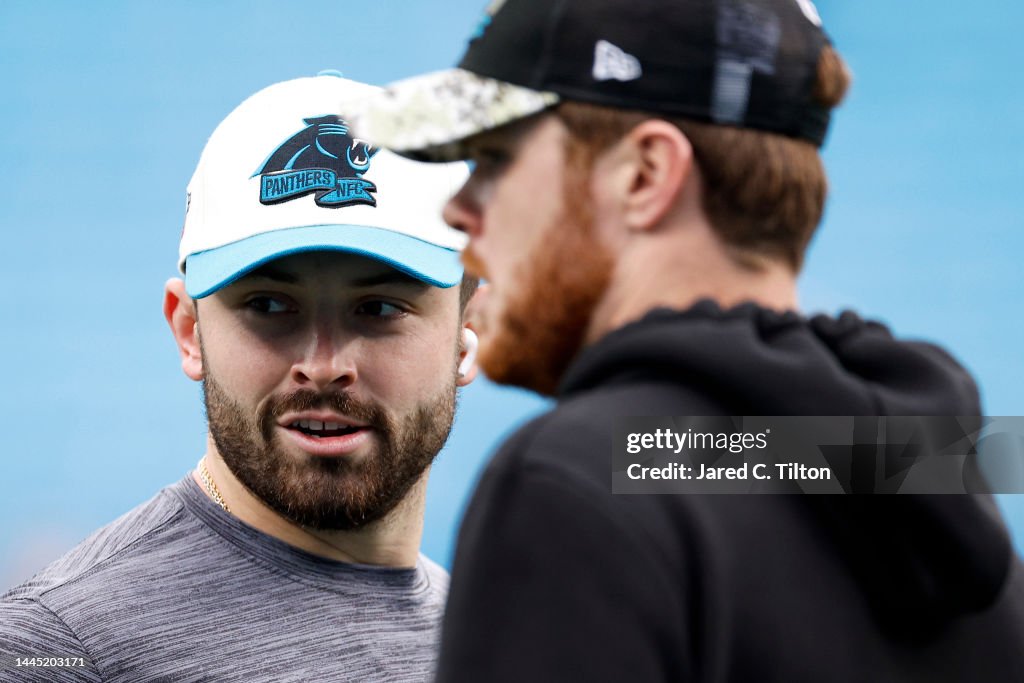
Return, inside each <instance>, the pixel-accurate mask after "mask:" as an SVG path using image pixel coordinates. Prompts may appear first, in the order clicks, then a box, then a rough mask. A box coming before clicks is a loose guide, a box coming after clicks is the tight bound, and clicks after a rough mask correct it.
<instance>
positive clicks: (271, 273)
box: [245, 264, 430, 289]
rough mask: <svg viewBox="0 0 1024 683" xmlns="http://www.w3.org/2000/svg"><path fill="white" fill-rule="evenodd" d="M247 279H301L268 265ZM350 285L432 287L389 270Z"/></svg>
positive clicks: (293, 280) (286, 281) (247, 275)
mask: <svg viewBox="0 0 1024 683" xmlns="http://www.w3.org/2000/svg"><path fill="white" fill-rule="evenodd" d="M245 277H246V278H262V279H266V280H273V281H275V282H283V283H285V284H289V285H294V284H297V283H299V281H300V280H299V278H298V277H297V276H296V275H295V274H293V273H290V272H288V271H286V270H281V269H280V268H276V267H274V265H273V264H267V265H263V266H260V267H259V268H256V269H255V270H252V271H250V272H249V273H247V274H246V275H245ZM349 285H351V286H352V287H378V286H380V285H400V286H404V287H415V288H416V289H427V288H429V287H430V285H429V284H427V283H426V282H424V281H423V280H420V279H418V278H415V277H413V276H411V275H408V274H406V273H403V272H402V271H400V270H395V269H392V268H389V269H388V270H385V271H382V272H380V273H375V274H373V275H366V276H364V277H359V278H355V279H354V280H350V281H349Z"/></svg>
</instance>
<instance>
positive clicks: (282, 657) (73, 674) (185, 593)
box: [0, 477, 448, 683]
mask: <svg viewBox="0 0 1024 683" xmlns="http://www.w3.org/2000/svg"><path fill="white" fill-rule="evenodd" d="M447 590H448V576H447V574H446V573H445V571H444V570H443V569H441V568H440V567H438V566H437V565H436V564H434V563H433V562H431V561H430V560H428V559H427V558H425V557H423V556H420V561H419V563H418V564H417V567H416V568H415V569H389V568H380V567H369V566H364V565H351V564H343V563H340V562H334V561H332V560H327V559H324V558H321V557H317V556H315V555H312V554H310V553H306V552H304V551H301V550H298V549H296V548H293V547H291V546H289V545H288V544H286V543H283V542H281V541H279V540H277V539H275V538H272V537H270V536H267V535H265V534H263V533H260V532H259V531H256V530H255V529H253V528H252V527H250V526H248V525H246V524H244V523H243V522H241V521H239V520H238V519H236V518H235V517H232V516H230V515H228V514H226V513H225V512H224V511H223V510H221V509H220V508H219V507H217V506H216V505H215V504H214V503H213V502H212V501H210V500H209V499H208V498H207V497H206V496H205V495H204V494H203V492H202V491H201V489H200V488H199V486H198V485H196V483H195V482H194V481H193V480H192V478H191V477H186V478H185V479H183V480H182V481H180V482H178V483H177V484H174V485H172V486H169V487H167V488H166V489H164V490H163V491H161V492H160V493H159V494H157V496H156V497H154V498H153V499H152V500H150V501H149V502H147V503H144V504H143V505H141V506H139V507H138V508H136V509H135V510H132V511H131V512H129V513H128V514H126V515H124V516H123V517H121V518H120V519H118V520H116V521H115V522H113V523H111V524H109V525H108V526H106V527H104V528H102V529H100V530H99V531H97V532H96V533H94V534H93V535H92V536H90V537H89V538H88V539H86V540H85V541H84V542H83V543H82V544H81V545H79V546H78V547H77V548H75V549H74V550H72V551H71V552H70V553H68V554H67V555H65V556H64V557H62V558H61V559H59V560H57V561H56V562H54V563H53V564H51V565H50V566H49V567H47V568H46V569H44V570H43V571H42V572H40V573H39V574H37V575H36V576H35V577H33V578H32V579H30V580H29V581H27V582H26V583H24V584H22V585H20V586H17V587H16V588H13V589H11V590H10V591H8V592H7V593H6V594H4V595H3V596H0V681H3V682H5V683H6V682H7V681H48V682H52V683H62V682H64V681H107V682H111V683H113V682H115V681H117V682H120V681H132V682H133V683H141V682H144V681H175V682H186V681H218V682H220V683H232V682H234V681H239V682H241V681H245V682H246V683H258V682H259V681H274V682H275V683H283V682H287V681H304V682H305V681H360V682H367V681H382V682H384V681H386V682H388V683H394V682H395V681H425V680H429V679H430V677H431V675H432V672H433V666H434V662H435V658H436V652H437V641H438V636H439V625H440V618H441V614H442V611H443V608H444V599H445V595H446V593H447ZM33 656H36V657H45V656H62V657H81V658H83V659H84V660H85V663H86V665H85V666H84V667H74V668H48V669H33V668H15V667H14V666H13V664H14V662H13V657H33Z"/></svg>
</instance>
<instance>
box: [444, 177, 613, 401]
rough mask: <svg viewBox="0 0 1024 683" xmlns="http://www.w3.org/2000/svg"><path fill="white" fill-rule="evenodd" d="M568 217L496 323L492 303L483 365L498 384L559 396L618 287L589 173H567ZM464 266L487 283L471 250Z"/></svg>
mask: <svg viewBox="0 0 1024 683" xmlns="http://www.w3.org/2000/svg"><path fill="white" fill-rule="evenodd" d="M565 173H566V189H565V194H564V196H563V200H562V210H561V211H560V213H559V214H558V215H557V216H556V217H555V219H554V220H552V221H551V223H550V224H549V225H548V226H546V227H545V228H544V229H543V230H542V231H541V234H540V237H539V239H537V241H536V243H535V245H534V247H533V248H532V249H531V251H530V252H529V253H527V254H526V256H525V257H524V258H523V260H522V261H521V262H520V264H519V267H518V268H517V269H516V271H515V277H513V278H512V279H511V281H510V282H503V283H501V287H502V288H503V289H504V290H505V291H504V292H503V296H504V297H505V304H504V306H503V308H501V309H500V310H499V311H497V315H496V316H495V317H493V318H491V317H487V314H488V313H489V312H488V311H487V310H486V304H485V305H484V306H483V309H484V310H483V316H484V317H483V319H482V320H481V321H480V329H479V330H478V331H479V332H480V352H479V355H478V359H477V362H478V364H479V366H480V368H481V369H482V370H483V371H484V373H485V374H486V375H487V376H488V377H489V378H490V379H491V380H493V381H494V382H497V383H498V384H509V385H513V386H518V387H523V388H525V389H529V390H531V391H536V392H537V393H539V394H542V395H545V396H554V395H555V393H556V392H557V389H558V384H559V382H560V381H561V379H562V376H563V375H564V374H565V371H566V370H567V369H568V367H569V364H570V363H571V362H572V360H573V359H574V358H575V357H576V355H577V354H578V353H579V351H580V349H581V348H582V346H583V343H584V339H585V335H586V333H587V328H588V327H589V325H590V321H591V318H592V317H593V313H594V308H595V307H596V306H597V304H598V302H599V301H601V299H602V298H603V297H604V294H605V292H606V291H607V289H608V285H609V283H610V282H611V277H612V270H613V266H614V259H613V257H612V255H611V253H610V252H609V251H608V250H607V248H605V247H604V246H603V245H602V244H601V243H600V241H599V240H598V239H597V236H596V235H595V234H594V232H595V231H594V227H593V226H594V216H593V213H592V211H591V209H590V204H589V199H590V191H589V187H588V183H587V181H588V179H589V172H584V171H583V170H582V169H580V168H579V167H578V165H570V164H567V165H566V166H565ZM462 260H463V263H464V264H465V265H466V267H467V269H468V270H469V271H470V272H471V273H473V274H474V275H478V276H480V277H483V278H486V277H487V274H486V267H485V266H484V264H483V262H482V261H481V260H480V258H479V257H477V256H476V254H475V253H474V252H473V250H472V247H471V246H469V247H467V248H466V250H465V251H464V252H463V255H462Z"/></svg>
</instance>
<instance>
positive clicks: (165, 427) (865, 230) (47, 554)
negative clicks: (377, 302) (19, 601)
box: [0, 0, 1024, 590]
mask: <svg viewBox="0 0 1024 683" xmlns="http://www.w3.org/2000/svg"><path fill="white" fill-rule="evenodd" d="M485 4H486V2H485V0H446V1H445V2H443V3H422V2H399V1H397V0H378V1H377V2H372V3H355V2H332V3H321V4H313V5H309V4H305V5H304V4H294V3H289V4H285V3H274V2H265V1H262V0H245V1H242V0H235V1H231V2H227V1H211V2H200V1H199V0H190V1H179V2H156V1H155V0H134V1H122V2H116V1H113V0H109V1H103V2H94V3H79V2H71V1H70V0H64V1H58V0H51V1H50V2H45V3H40V2H32V1H29V0H4V1H3V2H0V72H2V73H3V77H2V78H3V94H2V97H0V101H2V104H0V159H2V163H0V229H2V235H3V245H4V251H3V253H4V256H5V259H4V264H3V267H2V268H0V292H2V296H3V297H5V302H6V303H5V305H4V313H5V314H4V316H3V320H4V322H3V326H2V330H3V333H2V334H0V357H2V358H3V359H4V361H5V366H6V370H5V372H4V380H5V381H4V387H3V391H2V392H0V430H2V434H3V436H4V441H5V446H6V447H5V449H4V451H3V455H2V456H0V522H2V523H0V590H2V589H4V588H6V587H8V586H11V585H13V584H15V583H17V582H19V581H21V580H23V579H25V578H28V577H29V576H30V575H31V574H32V573H34V572H35V571H36V570H38V569H39V568H41V567H42V566H43V565H44V564H46V563H47V562H49V561H50V560H52V559H55V558H56V557H57V556H59V555H60V554H61V553H62V552H64V551H65V550H67V549H69V548H70V547H71V546H73V545H74V544H75V543H77V542H78V541H79V540H80V539H81V538H83V537H84V536H85V535H87V534H88V533H89V532H90V531H92V530H93V529H94V528H96V527H98V526H100V525H102V524H104V523H106V522H108V521H110V520H112V519H114V518H115V517H117V516H119V515H120V514H122V513H123V512H125V511H127V510H128V509H130V508H131V507H133V506H135V505H137V504H138V503H141V502H143V501H144V500H146V499H148V498H149V497H151V496H152V495H153V494H154V493H155V492H156V491H157V490H158V489H159V488H160V487H162V486H164V485H166V484H168V483H171V482H174V481H176V480H177V479H179V478H180V477H181V476H183V475H184V474H185V473H186V472H187V471H188V470H189V469H190V468H192V467H193V466H194V464H195V462H196V460H197V459H198V457H199V456H200V454H201V453H202V450H203V445H204V434H205V427H204V423H203V419H202V411H201V406H200V400H199V389H198V386H197V385H195V384H193V383H192V382H190V381H188V380H187V379H186V378H185V377H184V376H183V375H182V374H181V371H180V368H179V365H178V359H177V355H176V353H175V348H174V344H173V342H172V340H171V336H170V334H169V333H168V331H167V330H166V327H165V324H164V321H163V318H162V316H161V313H160V303H161V295H162V286H163V283H164V281H165V280H166V279H167V278H168V277H171V276H173V275H174V274H175V260H176V254H177V242H178V237H179V234H180V228H181V221H182V212H183V209H184V189H185V184H186V183H187V182H188V179H189V177H190V176H191V173H192V170H193V167H194V165H195V162H196V161H197V160H198V157H199V153H200V151H201V149H202V147H203V144H204V143H205V140H206V137H207V136H208V135H209V133H210V132H211V131H212V130H213V128H214V127H215V126H216V124H217V123H218V122H219V121H220V120H221V119H222V118H223V117H224V116H225V115H226V114H227V113H228V112H230V111H231V109H233V108H234V107H235V105H237V104H238V103H239V102H241V101H242V100H243V99H244V98H245V97H247V96H248V95H250V94H252V93H253V92H255V91H256V90H258V89H260V88H262V87H264V86H266V85H269V84H270V83H273V82H276V81H280V80H285V79H289V78H295V77H298V76H305V75H313V74H315V73H316V72H318V71H319V70H321V69H326V68H334V69H339V70H341V71H343V72H344V73H345V75H346V76H348V77H350V78H354V79H357V80H362V81H366V82H370V83H379V84H383V83H386V82H388V81H391V80H394V79H397V78H401V77H404V76H409V75H413V74H415V73H419V72H423V71H427V70H433V69H440V68H445V67H448V66H451V65H452V64H453V63H454V62H455V61H456V59H457V58H458V56H459V55H460V54H461V52H462V49H463V47H464V45H465V40H466V37H467V36H468V35H469V34H470V33H471V32H472V29H473V28H474V27H475V26H476V24H477V22H478V20H479V17H480V15H481V12H482V9H483V6H484V5H485ZM818 7H819V10H820V12H821V15H822V16H823V18H824V20H825V24H826V26H827V27H828V28H829V31H830V33H831V34H832V36H833V39H834V42H835V44H836V45H837V47H838V48H839V50H840V51H841V52H842V53H843V54H844V55H845V56H846V57H847V59H848V61H849V63H850V65H851V66H852V68H853V71H854V73H855V82H854V88H853V90H852V92H851V94H850V97H849V98H848V100H847V103H846V105H845V106H844V107H843V108H842V109H841V110H840V111H839V113H838V116H837V117H836V121H835V125H834V128H833V131H832V134H831V136H830V139H829V141H828V143H827V145H826V151H825V158H826V163H827V165H828V168H829V171H830V176H831V179H832V182H833V186H834V191H833V194H832V199H831V201H830V204H829V207H828V210H827V215H826V218H825V223H824V226H823V229H822V230H821V232H820V233H819V236H818V237H817V239H816V240H815V242H814V244H813V247H812V251H811V255H810V259H809V264H808V267H807V269H806V272H805V273H804V275H803V276H802V279H801V294H802V303H803V307H804V309H805V310H806V311H807V312H816V311H826V312H837V311H839V310H841V309H843V308H854V309H856V310H858V311H859V312H861V313H862V314H864V315H865V316H867V317H872V318H876V319H880V320H882V321H883V322H886V323H888V324H890V325H892V326H893V328H894V329H895V331H896V332H897V333H898V334H900V335H903V336H910V337H916V338H923V339H927V340H932V341H938V342H941V343H943V344H944V345H946V346H947V348H949V349H950V350H951V351H952V352H953V353H954V354H955V355H956V356H957V357H958V358H959V359H961V360H962V362H964V363H965V364H966V365H967V366H968V367H969V368H970V369H971V370H972V371H973V372H974V373H975V375H976V376H977V378H978V379H979V382H980V384H981V388H982V392H983V399H984V405H985V408H986V411H987V413H988V414H992V415H1021V414H1024V397H1022V395H1021V391H1020V385H1021V382H1022V380H1024V354H1022V352H1021V349H1022V347H1024V344H1022V342H1024V315H1022V313H1024V310H1022V309H1024V304H1022V303H1021V302H1022V301H1024V279H1022V278H1021V276H1020V274H1019V269H1020V262H1021V257H1022V256H1024V230H1022V228H1024V220H1022V218H1021V209H1022V207H1024V201H1022V199H1021V196H1022V192H1021V189H1020V187H1019V184H1020V182H1021V180H1022V179H1024V173H1022V170H1024V169H1022V168H1021V166H1022V163H1024V162H1022V159H1024V132H1022V128H1021V126H1020V122H1021V121H1022V120H1024V89H1022V88H1021V87H1020V84H1021V79H1020V76H1019V75H1018V69H1019V65H1020V64H1022V63H1024V49H1022V47H1021V43H1022V41H1021V40H1020V39H1019V36H1018V35H1017V33H1018V27H1019V26H1020V25H1021V20H1022V19H1024V9H1022V8H1021V6H1019V5H1018V4H1015V3H1011V2H1009V0H979V1H978V2H975V3H972V4H970V5H969V6H968V5H959V6H957V5H949V6H946V5H943V6H941V7H940V6H936V5H935V4H934V3H930V2H925V1H924V0H903V1H902V2H899V3H890V2H882V1H881V0H865V1H863V2H857V3H850V2H839V1H838V0H823V1H821V2H819V3H818ZM543 406H544V403H543V402H541V401H540V400H538V399H537V398H535V397H533V396H530V395H527V394H525V393H522V392H518V391H513V390H508V389H502V388H498V387H495V386H494V385H492V384H489V383H487V382H485V381H478V382H477V383H475V384H474V385H473V386H472V387H470V388H469V389H467V390H466V391H464V393H463V395H462V399H461V404H460V413H459V417H458V419H457V423H456V428H455V431H454V433H453V436H452V439H451V441H450V443H449V445H448V447H447V448H446V449H445V451H444V452H443V453H442V454H441V456H440V458H439V460H438V463H437V465H436V467H435V469H434V473H433V477H432V481H431V485H430V491H429V500H428V509H427V524H426V535H425V538H424V549H425V551H426V553H427V554H428V555H430V556H431V557H433V558H434V559H436V560H438V561H440V562H442V563H445V564H447V563H448V562H449V560H450V555H451V552H452V549H453V542H454V534H455V530H456V527H457V522H458V518H459V515H460V513H461V510H462V506H463V504H464V501H465V499H466V496H467V495H468V492H469V490H470V487H471V485H472V482H473V480H474V478H475V477H476V475H477V474H478V472H479V469H480V467H481V465H482V463H483V462H484V461H485V460H486V458H487V456H488V455H489V453H491V452H492V451H493V448H494V446H495V444H496V443H497V442H498V441H499V440H500V438H501V436H502V435H503V434H505V433H507V431H508V430H509V429H510V428H512V427H513V426H514V425H516V424H518V423H520V422H521V421H522V420H523V419H524V418H525V417H526V416H529V415H531V414H534V413H536V412H537V411H539V410H541V409H543ZM1000 502H1001V504H1002V506H1003V509H1004V512H1005V513H1006V516H1007V518H1008V519H1009V521H1010V522H1011V524H1012V526H1013V529H1014V531H1015V534H1016V542H1017V544H1018V548H1021V547H1024V497H1021V496H1003V497H1001V499H1000Z"/></svg>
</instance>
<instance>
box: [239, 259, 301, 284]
mask: <svg viewBox="0 0 1024 683" xmlns="http://www.w3.org/2000/svg"><path fill="white" fill-rule="evenodd" d="M245 277H246V278H263V279H266V280H274V281H276V282H284V283H285V284H289V285H293V284H295V283H296V282H298V281H299V278H297V277H296V276H295V275H293V274H292V273H289V272H287V271H284V270H281V269H280V268H275V267H274V266H273V265H269V264H268V265H263V266H260V267H259V268H256V269H255V270H251V271H249V272H248V273H246V274H245Z"/></svg>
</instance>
